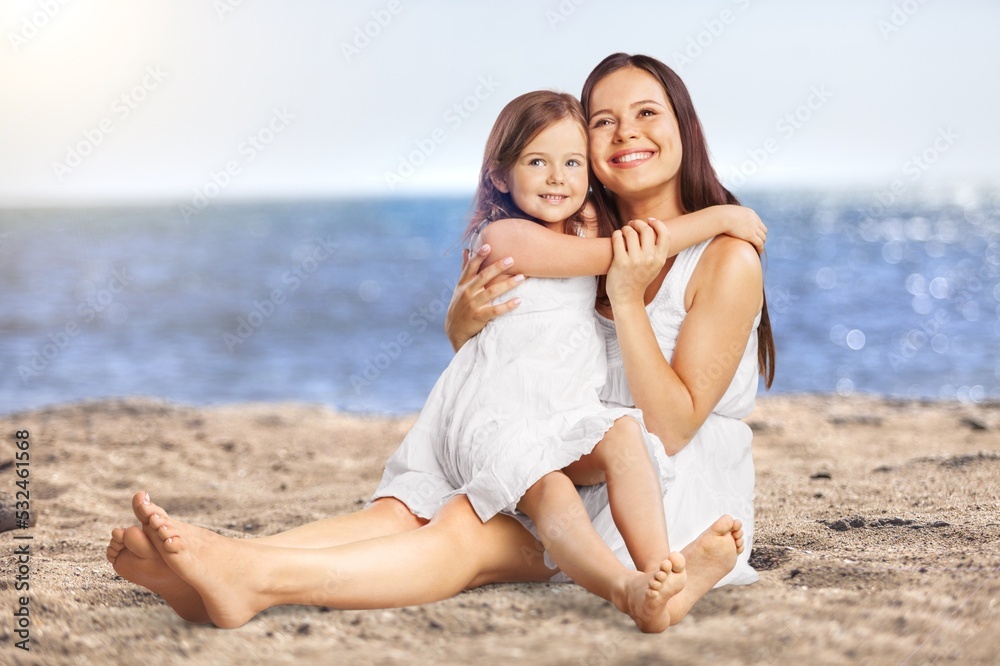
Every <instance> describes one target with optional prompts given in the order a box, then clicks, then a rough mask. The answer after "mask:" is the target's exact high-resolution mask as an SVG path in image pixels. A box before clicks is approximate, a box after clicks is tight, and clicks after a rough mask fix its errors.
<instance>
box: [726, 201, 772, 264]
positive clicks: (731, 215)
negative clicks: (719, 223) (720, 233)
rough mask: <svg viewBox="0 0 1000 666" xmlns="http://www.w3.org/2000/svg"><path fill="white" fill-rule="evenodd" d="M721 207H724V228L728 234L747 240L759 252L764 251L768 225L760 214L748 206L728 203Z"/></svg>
mask: <svg viewBox="0 0 1000 666" xmlns="http://www.w3.org/2000/svg"><path fill="white" fill-rule="evenodd" d="M719 208H722V209H723V210H722V213H723V215H724V221H723V230H724V231H725V233H726V235H728V236H732V237H734V238H739V239H740V240H745V241H747V242H748V243H750V244H751V245H753V246H754V248H755V249H756V250H757V254H760V253H762V252H763V251H764V242H765V241H766V240H767V227H766V226H764V223H763V222H762V221H761V219H760V216H759V215H757V213H755V212H754V211H753V209H752V208H747V207H746V206H736V205H732V204H727V205H725V206H719Z"/></svg>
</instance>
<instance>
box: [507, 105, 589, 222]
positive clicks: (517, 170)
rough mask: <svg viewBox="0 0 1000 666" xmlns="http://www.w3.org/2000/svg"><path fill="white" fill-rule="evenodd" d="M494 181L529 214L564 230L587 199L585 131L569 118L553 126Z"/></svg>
mask: <svg viewBox="0 0 1000 666" xmlns="http://www.w3.org/2000/svg"><path fill="white" fill-rule="evenodd" d="M493 180H494V184H495V185H496V187H497V189H498V190H500V191H501V192H509V193H510V196H511V199H513V200H514V204H515V205H516V206H517V207H518V208H520V209H521V211H522V212H524V213H525V214H526V215H530V216H531V217H533V218H535V219H538V220H541V221H542V222H543V223H545V225H546V226H547V227H550V228H552V229H556V230H561V226H562V223H563V221H564V220H566V219H568V218H570V217H572V216H573V214H574V213H576V212H577V211H578V210H580V208H581V207H582V206H583V202H584V200H585V198H586V196H587V184H588V181H587V137H586V135H585V134H584V132H583V128H581V127H580V124H579V123H578V122H576V121H574V120H572V119H569V118H566V119H563V120H560V121H558V122H556V123H553V124H552V125H549V126H548V127H546V128H545V129H544V130H542V131H541V132H539V133H538V135H537V136H536V137H535V138H534V139H532V140H531V141H530V142H529V143H528V145H526V146H525V147H524V150H523V151H521V154H520V155H519V156H518V158H517V163H516V164H514V166H513V168H511V170H510V172H509V173H508V174H506V175H505V176H503V177H500V176H494V177H493Z"/></svg>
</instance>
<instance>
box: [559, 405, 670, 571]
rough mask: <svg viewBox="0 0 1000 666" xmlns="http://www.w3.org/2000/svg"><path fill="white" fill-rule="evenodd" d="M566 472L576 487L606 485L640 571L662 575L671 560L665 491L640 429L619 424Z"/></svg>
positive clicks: (617, 522) (626, 422)
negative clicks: (665, 514) (664, 567)
mask: <svg viewBox="0 0 1000 666" xmlns="http://www.w3.org/2000/svg"><path fill="white" fill-rule="evenodd" d="M565 471H566V474H567V476H569V478H570V479H572V480H573V483H575V484H577V485H591V484H592V483H599V482H600V481H595V480H594V479H600V480H603V481H606V482H607V484H608V503H609V504H610V506H611V516H612V518H614V521H615V526H616V527H617V528H618V531H619V532H621V535H622V539H623V540H624V541H625V547H626V548H628V552H629V555H631V556H632V562H633V563H634V564H635V567H636V569H638V570H639V571H645V572H647V573H648V572H652V571H656V570H657V569H659V568H660V563H662V562H663V560H665V559H667V556H668V555H670V545H669V543H668V541H667V521H666V518H665V517H664V515H663V489H662V488H660V479H659V476H658V475H657V473H656V469H655V468H654V466H653V461H652V460H651V459H650V457H649V452H648V451H647V450H646V443H645V441H644V440H643V436H642V427H641V426H640V425H639V423H638V422H637V421H636V420H635V419H633V418H631V417H628V416H626V417H624V418H620V419H618V420H617V421H615V424H614V425H613V426H612V427H611V429H609V430H608V432H607V433H606V434H605V435H604V439H602V440H601V441H600V442H598V444H597V446H595V447H594V450H593V452H591V453H590V454H588V455H586V456H584V457H583V458H581V459H580V460H579V461H577V462H576V463H573V465H570V466H569V467H567V468H566V470H565ZM585 481H591V483H584V482H585Z"/></svg>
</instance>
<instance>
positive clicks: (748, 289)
mask: <svg viewBox="0 0 1000 666" xmlns="http://www.w3.org/2000/svg"><path fill="white" fill-rule="evenodd" d="M763 277H764V272H763V268H762V266H761V261H760V255H758V254H757V250H756V249H755V248H754V246H753V245H751V244H750V243H748V242H747V241H744V240H740V239H739V238H733V237H732V236H726V235H719V236H716V237H715V238H714V239H712V240H711V241H710V242H709V243H708V245H707V246H706V247H705V251H704V252H703V253H702V256H701V259H700V260H699V261H698V265H697V266H695V270H694V272H693V273H692V275H691V282H690V283H689V285H688V294H687V296H688V298H687V299H686V300H687V301H688V305H689V306H690V304H691V303H692V301H693V300H694V298H695V294H696V293H697V292H698V291H700V290H702V289H708V290H709V291H710V292H713V291H717V290H724V291H726V292H727V293H728V294H734V293H738V294H743V295H745V296H746V297H748V298H750V297H752V296H753V295H754V294H759V293H760V292H761V290H762V289H763Z"/></svg>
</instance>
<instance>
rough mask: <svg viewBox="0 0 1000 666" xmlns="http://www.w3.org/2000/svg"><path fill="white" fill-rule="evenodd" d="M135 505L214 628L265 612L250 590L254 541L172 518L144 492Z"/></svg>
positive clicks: (253, 574)
mask: <svg viewBox="0 0 1000 666" xmlns="http://www.w3.org/2000/svg"><path fill="white" fill-rule="evenodd" d="M136 508H137V511H136V515H137V516H139V517H140V520H141V521H142V523H143V531H144V532H145V533H146V536H148V537H149V540H150V541H151V542H152V544H153V546H154V547H155V548H156V550H157V551H158V552H159V554H160V555H161V556H162V558H163V561H164V562H165V563H166V565H167V566H168V567H169V568H170V569H171V570H173V571H174V573H176V574H177V575H178V576H179V577H180V578H181V579H183V580H184V581H186V582H187V583H188V584H190V586H191V587H192V588H193V589H194V590H195V591H196V592H197V594H198V595H200V597H201V600H202V602H203V603H204V605H205V610H206V612H207V614H208V617H209V618H210V619H211V621H212V622H213V623H214V624H215V625H216V626H219V627H223V628H227V629H228V628H233V627H240V626H242V625H244V624H246V623H247V621H248V620H250V618H252V617H253V616H254V615H256V614H257V613H258V612H260V611H261V610H263V608H264V607H265V606H266V605H264V604H261V603H260V599H259V597H258V595H257V594H256V593H255V591H254V590H255V589H257V588H256V586H255V585H254V583H255V582H256V579H257V576H256V574H257V572H258V568H257V567H255V565H254V552H253V551H254V546H253V545H251V544H244V543H241V542H240V541H239V540H238V539H229V538H226V537H224V536H222V535H219V534H216V533H214V532H211V531H209V530H206V529H203V528H200V527H195V526H194V525H188V524H186V523H183V522H180V521H178V520H175V519H173V518H171V517H170V516H168V515H167V512H166V511H164V510H163V509H162V508H160V507H159V506H157V505H155V504H153V503H152V502H150V501H149V499H148V495H145V494H144V493H143V496H142V499H141V500H140V501H139V504H138V506H137V507H136ZM259 548H267V546H259Z"/></svg>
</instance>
